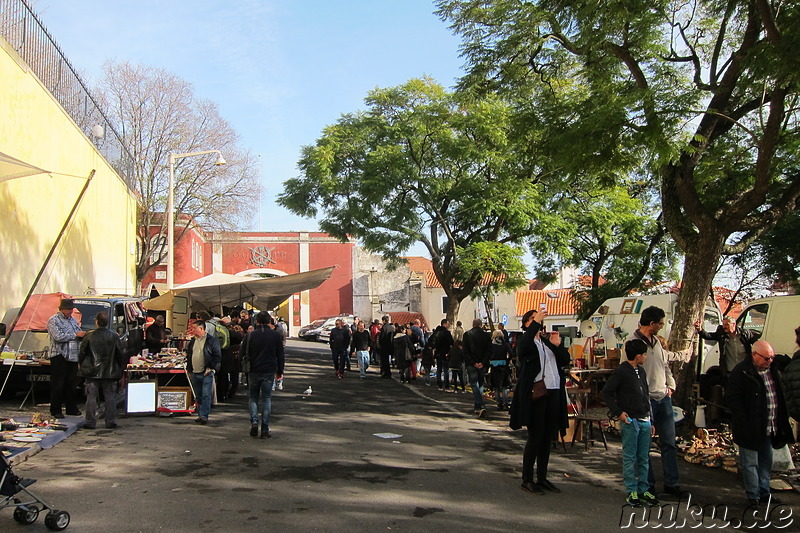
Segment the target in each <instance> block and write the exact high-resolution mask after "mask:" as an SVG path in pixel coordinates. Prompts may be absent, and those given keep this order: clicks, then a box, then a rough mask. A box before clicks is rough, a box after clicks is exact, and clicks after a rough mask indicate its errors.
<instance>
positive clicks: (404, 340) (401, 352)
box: [392, 326, 414, 383]
mask: <svg viewBox="0 0 800 533" xmlns="http://www.w3.org/2000/svg"><path fill="white" fill-rule="evenodd" d="M392 342H393V353H394V358H395V361H396V362H397V370H399V372H400V383H410V382H411V362H412V359H413V358H414V345H413V343H412V342H411V330H410V329H408V328H406V327H405V326H399V327H398V328H397V329H396V331H395V334H394V339H393V341H392Z"/></svg>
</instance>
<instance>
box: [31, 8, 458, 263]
mask: <svg viewBox="0 0 800 533" xmlns="http://www.w3.org/2000/svg"><path fill="white" fill-rule="evenodd" d="M32 3H33V7H34V10H35V11H36V12H37V13H38V14H39V16H40V18H41V20H42V22H43V23H44V25H45V26H46V27H47V29H48V31H49V32H50V33H51V35H52V36H53V38H54V39H55V40H56V42H57V43H58V44H59V46H60V47H61V49H62V51H63V52H64V54H65V55H66V56H67V58H68V59H69V60H70V62H71V63H72V64H73V66H74V67H75V69H76V70H78V72H79V73H81V74H82V75H83V76H84V77H85V81H86V82H87V83H88V84H89V86H92V85H93V84H94V82H95V80H96V79H98V77H99V75H100V72H101V67H102V64H103V63H104V62H105V61H106V60H109V59H113V60H116V61H127V62H130V63H134V64H143V65H149V66H154V67H159V68H163V69H165V70H167V71H169V72H171V73H173V74H175V75H177V76H180V77H181V78H183V79H185V80H187V81H189V82H191V83H192V84H193V85H194V88H195V93H196V95H197V96H198V97H200V98H205V99H209V100H212V101H214V102H215V103H216V104H217V105H218V106H219V109H220V113H221V114H222V116H223V117H224V118H225V119H226V120H228V121H229V122H230V123H231V124H232V125H233V127H234V129H235V130H236V131H237V132H238V133H239V135H240V137H241V139H240V144H241V146H242V147H243V148H245V149H249V150H250V151H251V152H252V153H253V154H256V155H259V154H260V155H261V161H262V180H263V185H264V198H263V201H262V210H261V227H260V228H258V227H257V226H258V221H259V217H258V216H257V215H254V216H253V225H252V226H251V227H249V228H242V229H245V230H256V229H262V230H264V231H295V230H297V231H299V230H316V229H317V224H316V221H314V220H308V219H303V218H299V217H296V216H294V215H292V214H291V213H289V212H288V211H286V210H284V209H282V208H280V207H278V206H277V205H276V204H275V202H274V199H275V196H276V195H277V194H279V193H280V192H281V190H282V183H283V181H284V180H286V179H288V178H290V177H293V176H296V175H297V169H296V163H297V160H298V157H299V153H300V148H301V147H302V146H303V145H306V144H312V143H313V142H314V141H315V140H316V139H317V138H318V137H319V135H320V133H321V131H322V129H323V128H324V127H325V126H326V125H328V124H331V123H333V122H335V121H336V120H337V118H338V117H339V116H340V115H341V114H342V113H348V112H351V111H355V110H357V109H361V108H363V107H364V106H363V99H364V97H365V96H366V94H367V92H368V91H370V90H371V89H374V88H375V87H390V86H394V85H398V84H400V83H403V82H404V81H406V80H408V79H410V78H414V77H419V76H423V75H429V76H432V77H433V78H435V79H436V80H438V81H439V82H440V83H442V84H444V85H445V86H448V87H452V86H453V85H454V84H455V81H456V79H457V78H458V76H459V75H460V74H461V73H462V65H463V64H464V61H463V60H462V58H460V57H459V51H458V47H459V42H460V41H459V40H458V39H457V38H456V37H455V36H453V35H452V34H451V32H450V30H449V29H448V28H447V25H446V24H445V23H444V22H442V21H441V20H440V19H439V18H438V17H437V16H436V15H434V14H433V11H434V8H435V7H434V5H433V2H432V0H339V1H337V0H234V1H231V0H224V1H223V0H194V1H188V0H160V1H153V0H135V1H134V0H125V1H124V0H113V1H109V0H69V1H67V0H34V1H33V2H32ZM210 148H213V147H210ZM421 251H422V249H416V248H415V249H414V250H413V251H412V253H415V254H418V253H419V252H421Z"/></svg>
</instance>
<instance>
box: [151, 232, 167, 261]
mask: <svg viewBox="0 0 800 533" xmlns="http://www.w3.org/2000/svg"><path fill="white" fill-rule="evenodd" d="M161 254H164V256H163V257H161ZM159 258H161V260H160V261H159ZM150 264H153V265H166V264H167V238H166V237H165V236H163V235H156V236H154V237H153V238H152V239H150Z"/></svg>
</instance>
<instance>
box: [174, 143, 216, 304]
mask: <svg viewBox="0 0 800 533" xmlns="http://www.w3.org/2000/svg"><path fill="white" fill-rule="evenodd" d="M206 154H219V157H217V161H216V163H215V164H217V165H224V164H225V162H226V161H225V158H223V157H222V152H220V151H219V150H203V151H202V152H188V153H185V154H173V153H170V154H169V193H168V195H167V289H169V290H172V288H173V286H174V284H175V250H174V247H175V213H174V212H173V211H174V210H175V205H174V203H175V198H174V196H175V193H174V188H175V161H176V160H178V159H184V158H186V157H193V156H196V155H206Z"/></svg>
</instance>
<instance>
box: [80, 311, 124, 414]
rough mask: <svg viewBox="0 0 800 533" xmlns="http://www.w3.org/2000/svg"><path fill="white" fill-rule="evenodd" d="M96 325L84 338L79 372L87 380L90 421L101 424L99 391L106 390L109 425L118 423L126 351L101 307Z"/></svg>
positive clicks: (105, 398)
mask: <svg viewBox="0 0 800 533" xmlns="http://www.w3.org/2000/svg"><path fill="white" fill-rule="evenodd" d="M94 324H95V327H96V329H93V330H92V331H90V332H89V333H87V334H86V336H85V337H84V338H83V342H81V347H80V349H79V351H78V375H79V376H80V377H82V378H84V379H85V380H86V384H85V390H86V423H85V424H84V426H83V427H85V428H87V429H94V428H95V427H97V394H98V390H99V389H102V390H103V399H104V400H105V422H106V428H108V429H114V428H116V427H117V420H116V416H117V384H118V382H119V381H120V380H121V379H122V376H123V372H124V370H125V364H126V362H125V354H124V353H123V351H122V343H121V342H120V340H119V335H117V334H116V333H114V332H113V331H109V329H108V315H107V314H106V313H105V312H103V311H100V312H99V313H97V315H96V316H95V318H94Z"/></svg>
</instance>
